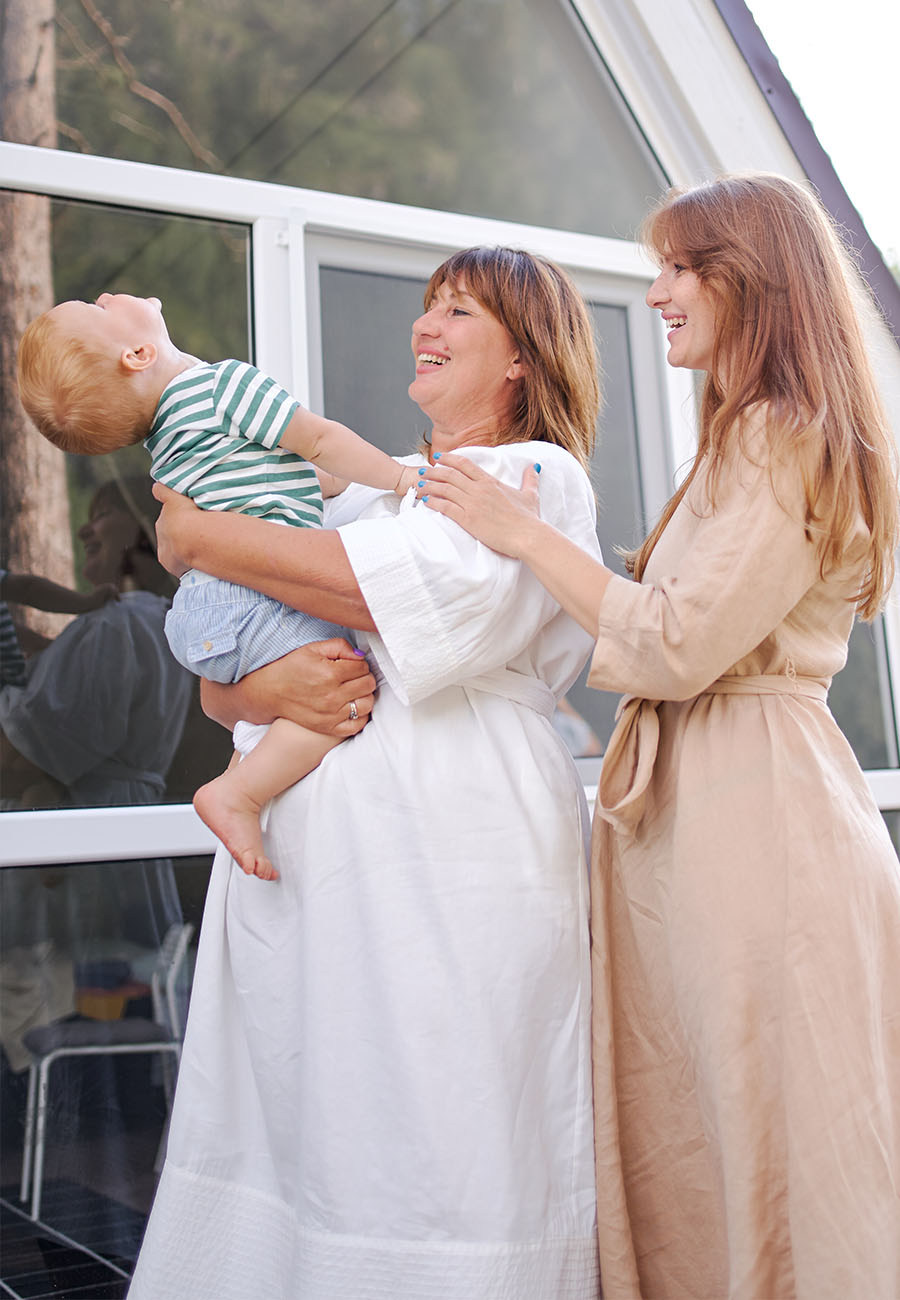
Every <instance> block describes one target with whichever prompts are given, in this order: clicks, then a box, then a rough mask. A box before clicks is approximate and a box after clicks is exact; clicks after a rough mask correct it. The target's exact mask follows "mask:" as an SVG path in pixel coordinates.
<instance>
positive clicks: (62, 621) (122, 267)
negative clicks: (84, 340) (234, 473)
mask: <svg viewBox="0 0 900 1300" xmlns="http://www.w3.org/2000/svg"><path fill="white" fill-rule="evenodd" d="M0 203H2V204H3V205H4V209H3V210H4V213H5V214H6V215H7V216H9V217H10V219H11V221H12V222H13V223H15V222H16V219H17V218H19V217H20V216H21V214H22V212H23V211H25V212H27V213H29V214H30V213H31V212H32V208H31V207H30V206H29V205H34V204H37V207H36V208H35V209H34V213H36V215H37V222H36V224H39V223H40V222H44V224H45V232H44V233H45V235H46V238H41V239H37V240H35V241H33V243H34V247H33V248H32V249H30V254H31V255H30V256H28V257H25V256H23V257H22V258H7V259H4V262H3V265H2V266H0V281H2V287H3V290H4V292H5V293H6V295H7V301H8V302H9V303H10V304H11V307H12V309H11V311H10V312H8V313H6V314H4V317H3V320H4V328H6V329H8V330H9V331H10V337H8V338H6V339H4V340H3V354H4V356H5V357H6V358H7V362H6V364H7V365H10V364H12V358H14V356H15V349H16V345H17V342H18V337H17V336H18V333H19V332H20V331H21V329H22V328H24V326H25V324H26V323H27V321H28V319H29V318H30V317H31V316H32V315H35V314H37V312H38V311H39V310H41V309H42V308H43V307H46V306H49V305H51V304H52V303H53V302H55V301H60V300H64V299H68V298H82V299H87V300H93V299H94V298H95V297H96V296H97V295H98V294H99V293H100V292H102V291H103V290H113V291H115V290H118V291H125V292H130V293H135V294H138V295H142V296H151V295H152V296H156V297H159V298H161V299H163V301H164V304H165V312H166V320H167V323H168V326H169V330H170V333H171V335H172V337H173V339H174V340H175V342H176V343H177V344H178V346H179V347H181V348H182V349H184V350H185V351H187V352H189V353H191V354H192V355H197V356H201V357H213V358H219V357H225V356H231V355H233V356H237V357H247V356H248V355H249V346H250V345H249V338H248V320H249V316H248V301H247V279H248V277H247V266H248V252H249V238H248V231H247V230H246V228H244V227H242V226H235V225H228V224H225V223H216V222H208V221H193V220H186V219H181V218H168V217H159V216H156V215H153V214H150V213H139V212H129V211H124V210H120V209H110V208H103V207H98V206H96V205H92V204H82V203H68V202H51V201H49V200H45V199H44V200H41V199H35V197H34V196H32V195H10V194H0ZM21 225H22V222H21V221H19V226H21ZM19 238H20V241H21V243H22V245H25V244H26V243H27V242H28V236H27V233H20V236H19ZM11 378H12V376H11V374H9V373H7V374H5V375H4V380H5V382H6V384H7V386H8V391H9V392H10V393H11V392H12V384H11V382H10V381H11ZM2 437H3V440H4V453H3V454H4V477H3V481H2V483H0V497H2V510H0V527H2V544H0V567H2V568H6V569H9V570H10V571H11V572H13V573H35V574H37V575H38V576H40V577H49V578H51V579H53V580H54V581H56V582H58V583H60V584H61V585H63V586H65V587H68V588H70V589H74V590H77V591H79V592H81V593H84V594H85V595H92V594H93V593H96V592H98V591H100V589H101V588H102V586H103V584H106V583H110V582H112V583H119V582H120V580H121V584H122V588H123V594H122V597H121V599H120V600H118V601H114V602H110V603H109V604H107V605H106V606H104V607H103V608H95V609H91V610H85V611H83V612H79V613H78V614H77V615H76V616H75V617H72V616H71V615H69V616H60V615H56V614H53V615H47V614H42V613H41V612H39V610H38V609H37V608H36V607H33V606H31V605H29V604H28V602H27V601H23V602H22V603H20V604H18V605H12V606H11V607H10V608H11V612H12V614H13V616H14V617H15V619H16V620H17V623H18V627H19V633H18V634H19V639H20V641H21V643H22V645H23V648H24V650H25V651H26V652H31V651H33V653H32V654H30V658H29V661H28V664H29V677H28V680H27V683H26V684H24V685H22V684H16V683H15V682H13V683H12V684H5V685H4V686H3V687H2V689H0V740H2V742H3V743H2V746H0V798H2V806H3V807H4V808H13V809H21V808H33V807H54V806H71V805H75V806H85V805H102V804H106V803H110V804H128V803H155V802H158V801H160V800H161V799H168V800H170V801H178V802H181V801H184V800H186V799H190V797H191V795H192V793H193V790H194V788H195V787H196V785H197V784H199V783H200V782H201V781H202V780H204V779H207V778H208V777H209V776H211V775H212V774H213V773H214V772H215V771H217V770H219V768H220V767H221V766H224V764H225V763H226V762H227V759H228V754H229V750H230V745H229V738H228V735H227V733H226V732H225V731H223V730H222V729H221V728H218V727H215V726H214V724H212V723H209V722H208V721H207V720H206V719H205V718H203V716H202V712H201V710H200V709H199V703H198V687H197V683H196V682H195V681H194V679H193V678H192V677H190V676H189V675H187V674H186V673H185V670H183V669H181V668H180V667H179V666H178V665H177V664H176V663H175V661H174V660H173V659H172V658H171V656H170V655H169V652H168V647H167V645H166V642H165V640H164V637H163V620H164V616H165V611H166V608H167V605H168V601H169V600H170V599H171V595H172V593H173V591H174V583H173V581H172V580H171V578H170V577H169V576H168V575H167V574H166V573H165V572H164V571H163V570H162V568H161V567H160V566H159V565H158V563H157V562H156V560H155V555H154V552H153V549H152V540H153V537H154V533H153V520H154V517H155V512H156V510H157V508H158V507H157V505H156V502H155V501H154V499H153V497H152V495H151V492H150V480H149V477H148V474H147V467H148V458H147V455H146V453H145V452H144V450H143V448H142V447H140V446H132V447H128V448H126V449H124V450H122V451H120V452H116V453H115V454H114V455H110V456H98V457H90V456H67V457H64V456H62V455H61V453H59V452H57V451H56V450H55V449H54V448H52V447H50V446H49V444H47V443H45V442H44V440H43V439H41V438H40V437H39V435H38V434H37V433H36V432H35V431H34V429H33V428H32V427H31V425H30V424H29V423H28V422H27V421H26V420H25V418H24V414H23V413H22V412H21V410H20V409H19V408H18V407H17V406H15V407H13V406H12V405H10V407H9V411H8V414H7V419H6V423H5V427H4V429H3V431H2ZM35 456H45V457H46V460H45V461H44V462H42V464H41V466H40V468H39V469H36V468H35V464H34V457H35ZM92 515H93V523H92V524H90V525H89V518H90V517H91V516H92ZM123 575H124V576H123ZM48 642H49V643H48ZM5 668H6V662H5V661H4V670H5Z"/></svg>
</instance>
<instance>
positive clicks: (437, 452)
mask: <svg viewBox="0 0 900 1300" xmlns="http://www.w3.org/2000/svg"><path fill="white" fill-rule="evenodd" d="M440 458H441V453H440V452H439V451H436V452H435V453H434V459H435V460H440Z"/></svg>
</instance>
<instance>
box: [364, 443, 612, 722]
mask: <svg viewBox="0 0 900 1300" xmlns="http://www.w3.org/2000/svg"><path fill="white" fill-rule="evenodd" d="M464 454H465V455H466V456H467V457H468V458H470V459H471V460H472V461H473V462H475V463H476V464H478V465H479V466H480V467H481V468H482V469H485V470H487V471H488V472H490V473H492V474H495V475H496V476H497V477H498V478H500V479H501V480H502V481H503V482H506V483H509V484H511V485H513V486H515V487H518V486H519V485H520V483H521V481H522V474H523V472H524V470H525V469H526V467H527V466H528V465H530V464H533V463H534V462H535V461H536V460H539V461H540V463H541V466H542V472H541V480H540V501H541V513H542V515H543V517H544V518H546V519H548V520H549V521H550V522H551V523H553V524H554V525H555V526H556V527H557V528H560V529H561V530H563V531H564V532H566V533H567V534H568V535H569V536H570V537H572V538H573V540H574V541H576V542H577V543H578V544H579V545H580V546H582V547H583V548H584V549H585V550H586V551H589V552H590V553H592V554H594V555H597V556H599V546H598V543H597V537H596V532H595V509H594V499H593V494H592V491H591V487H590V483H589V481H588V478H587V476H586V475H585V473H584V471H583V470H582V469H581V467H580V466H579V465H578V463H577V461H576V460H575V459H574V457H572V456H570V455H569V454H568V453H567V452H564V451H562V450H561V449H560V448H559V447H555V446H551V445H549V444H547V443H515V444H511V445H509V446H503V447H493V448H482V447H479V448H474V447H473V448H467V449H466V450H465V453H464ZM377 508H378V507H377V506H376V509H377ZM384 508H385V507H382V509H384ZM339 532H340V535H341V539H342V541H343V543H344V547H345V548H346V551H347V555H348V557H349V559H350V564H351V565H352V567H353V571H354V574H355V576H356V579H357V581H358V582H359V585H360V588H361V590H362V593H363V596H364V597H365V599H366V603H367V604H368V606H369V610H370V612H371V614H372V617H373V619H374V622H375V625H376V627H377V629H378V631H377V634H372V635H371V637H370V644H371V646H372V649H373V651H374V654H375V657H376V659H377V660H378V664H379V666H380V668H381V670H382V671H383V673H384V675H385V677H386V679H387V681H388V682H389V684H390V685H391V687H392V688H393V690H394V691H395V692H396V693H397V695H398V696H399V698H400V699H401V700H403V701H404V702H405V703H410V704H412V703H415V702H417V701H418V700H421V699H424V698H425V697H426V696H428V695H431V694H433V693H434V692H435V691H438V690H441V689H442V688H444V687H446V686H451V685H458V684H461V683H464V682H466V681H467V680H470V679H471V678H473V677H477V676H479V675H481V674H483V673H488V672H491V671H492V670H494V669H496V668H500V667H505V666H507V665H509V664H510V662H511V661H512V660H515V659H517V658H521V656H522V655H523V654H527V653H528V651H529V647H531V646H532V643H533V642H534V641H535V638H536V636H537V634H538V632H540V631H541V630H542V629H544V628H546V627H547V626H548V625H549V624H550V623H552V622H553V621H554V620H556V619H559V618H563V619H567V616H565V615H562V614H561V611H560V608H559V605H558V604H557V603H556V601H555V600H553V598H552V597H551V596H550V595H549V594H548V592H547V591H546V589H545V588H544V587H543V586H542V585H541V584H540V583H539V582H538V581H537V579H536V578H535V577H534V575H533V574H532V573H531V572H530V570H528V569H527V568H526V567H525V566H524V565H522V564H521V563H520V562H519V561H518V560H513V559H510V558H509V557H507V556H502V555H498V554H497V553H496V552H495V551H492V550H490V549H489V548H488V547H486V546H483V545H482V544H481V543H480V542H477V541H475V539H474V538H472V537H470V536H469V534H468V533H466V532H464V531H463V529H462V528H460V527H459V526H458V525H457V524H455V523H453V522H452V521H450V520H448V519H446V518H445V517H444V516H442V515H440V514H437V513H436V512H435V511H433V510H429V509H428V508H427V507H426V506H424V505H422V504H421V503H419V504H417V505H415V506H414V507H413V508H406V509H401V510H400V513H399V514H397V515H396V516H395V517H390V518H386V517H380V518H367V519H362V520H359V521H358V522H356V523H353V524H349V525H347V526H345V527H342V528H340V529H339ZM568 622H570V620H568V619H567V623H568ZM566 636H567V638H568V640H569V642H570V644H574V642H575V641H578V642H579V645H580V637H579V636H578V633H577V631H576V630H575V625H574V624H573V625H572V628H568V627H567V629H566ZM588 645H589V639H587V640H586V644H585V649H586V647H587V646H588ZM577 653H578V651H577V650H576V654H577ZM582 662H583V658H582ZM530 667H531V668H532V670H533V671H534V673H535V675H539V673H540V666H539V665H537V664H536V663H534V664H531V665H530ZM517 668H518V669H519V670H521V668H522V665H521V664H518V665H517ZM577 671H578V669H577V667H576V668H575V674H577ZM550 684H551V686H553V682H552V681H551V682H550Z"/></svg>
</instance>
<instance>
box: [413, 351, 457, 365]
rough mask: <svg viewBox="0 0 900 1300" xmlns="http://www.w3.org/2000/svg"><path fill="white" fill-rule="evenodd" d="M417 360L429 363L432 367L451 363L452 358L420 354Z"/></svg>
mask: <svg viewBox="0 0 900 1300" xmlns="http://www.w3.org/2000/svg"><path fill="white" fill-rule="evenodd" d="M416 360H417V361H418V362H421V363H423V364H425V363H427V364H428V365H430V366H442V365H444V363H445V362H447V361H449V360H450V358H449V357H439V356H436V355H435V353H434V352H420V353H419V355H418V356H417V357H416Z"/></svg>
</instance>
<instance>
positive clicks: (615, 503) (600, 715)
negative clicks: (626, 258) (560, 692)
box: [320, 267, 643, 756]
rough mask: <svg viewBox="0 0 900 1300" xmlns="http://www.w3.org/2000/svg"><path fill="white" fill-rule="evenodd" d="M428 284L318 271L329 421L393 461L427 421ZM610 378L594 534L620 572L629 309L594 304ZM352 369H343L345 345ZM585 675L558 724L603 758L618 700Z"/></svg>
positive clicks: (624, 537) (627, 539)
mask: <svg viewBox="0 0 900 1300" xmlns="http://www.w3.org/2000/svg"><path fill="white" fill-rule="evenodd" d="M425 283H426V282H425V281H424V280H417V279H413V278H409V279H407V278H404V277H400V276H389V275H383V274H376V273H371V272H363V271H350V270H345V269H342V268H335V267H322V268H321V269H320V287H321V309H322V354H323V377H324V394H325V411H326V414H328V415H329V416H331V417H332V418H333V419H335V420H341V421H343V422H344V423H345V424H349V425H350V427H351V428H355V429H359V430H360V431H361V432H363V433H365V435H366V436H367V437H369V438H371V440H372V441H373V442H377V443H378V445H379V446H381V447H384V448H385V450H386V451H390V452H391V453H392V454H394V455H405V454H407V453H409V452H410V451H414V450H416V447H417V444H418V442H419V435H420V433H421V431H422V430H423V429H425V428H427V425H428V422H427V420H426V419H425V417H424V416H423V415H422V413H421V412H420V411H419V408H418V407H417V406H416V405H415V404H414V403H413V402H412V401H411V400H410V399H409V397H407V395H406V389H407V385H408V384H409V382H410V380H411V379H412V376H413V362H412V355H411V352H410V347H409V338H410V326H411V324H412V321H413V320H414V319H415V318H416V317H417V316H418V315H419V314H420V312H421V310H422V297H423V294H424V290H425ZM591 313H592V317H593V321H594V327H595V330H596V334H597V338H598V341H599V347H600V356H601V363H602V366H603V370H604V375H605V378H604V390H605V400H606V405H605V408H604V411H603V413H602V416H601V421H600V436H599V439H598V445H597V450H596V452H595V454H594V461H593V466H592V478H593V481H594V485H595V488H596V491H597V496H598V528H597V533H598V536H599V538H600V544H601V546H602V548H603V553H604V556H605V557H606V559H607V562H608V563H610V564H611V565H613V567H616V568H618V569H619V570H620V571H624V570H622V568H621V561H620V560H619V559H618V557H617V556H616V554H615V550H614V547H615V546H616V545H622V544H623V543H624V544H627V545H630V544H632V543H633V542H634V541H635V540H637V539H638V537H639V536H640V533H641V529H642V526H643V525H642V515H643V509H642V502H641V488H640V480H639V474H638V460H637V441H636V438H637V430H636V425H635V417H634V401H633V396H632V384H631V361H630V357H629V352H628V334H627V317H626V312H625V309H624V308H623V307H615V306H609V305H606V304H603V303H593V304H591ZM348 338H352V340H353V357H354V364H353V365H352V366H348V365H347V357H346V346H347V345H346V340H347V339H348ZM585 676H586V672H585V674H582V678H581V679H580V681H579V682H577V683H576V684H575V686H573V688H572V690H571V691H570V692H569V696H568V703H567V708H566V709H565V711H564V713H563V714H562V715H560V716H558V717H557V723H558V725H559V729H560V731H561V732H562V734H563V735H564V736H565V738H566V741H567V743H568V744H569V745H570V747H571V748H572V750H573V752H574V753H576V754H577V755H579V756H584V755H592V754H597V753H599V750H600V747H601V746H602V745H603V744H605V743H606V740H607V739H608V738H609V734H610V732H611V730H612V725H613V715H614V712H615V705H616V697H614V696H611V695H608V694H606V693H605V692H599V691H593V690H589V689H588V687H587V686H586V685H585V681H584V678H585Z"/></svg>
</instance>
